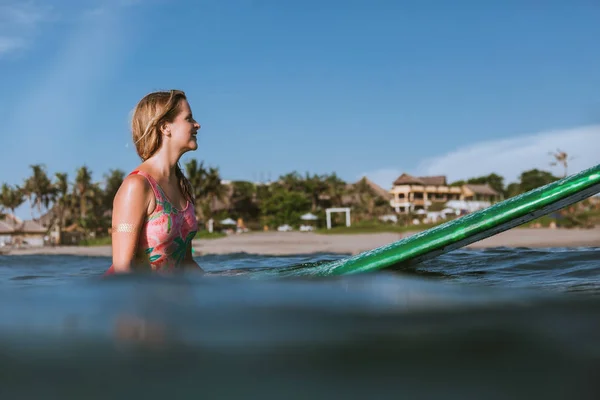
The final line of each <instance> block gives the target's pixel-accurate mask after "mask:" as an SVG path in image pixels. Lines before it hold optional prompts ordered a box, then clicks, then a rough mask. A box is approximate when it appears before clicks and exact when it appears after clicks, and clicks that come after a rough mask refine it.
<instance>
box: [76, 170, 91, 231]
mask: <svg viewBox="0 0 600 400" xmlns="http://www.w3.org/2000/svg"><path fill="white" fill-rule="evenodd" d="M74 194H75V195H76V196H77V197H78V198H79V212H80V218H81V221H85V219H86V217H87V201H88V199H89V198H91V197H93V192H92V173H91V171H90V170H89V169H88V167H87V166H85V165H84V166H83V167H81V168H79V169H78V170H77V176H76V178H75V186H74Z"/></svg>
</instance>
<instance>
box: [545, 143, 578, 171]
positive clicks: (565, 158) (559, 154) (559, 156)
mask: <svg viewBox="0 0 600 400" xmlns="http://www.w3.org/2000/svg"><path fill="white" fill-rule="evenodd" d="M548 154H550V155H551V156H553V157H554V161H553V162H551V163H550V165H551V166H556V165H562V167H563V169H564V175H563V178H564V177H566V176H567V172H568V169H569V161H570V160H572V159H574V157H569V155H568V154H567V152H566V151H561V150H560V149H556V153H553V152H549V153H548Z"/></svg>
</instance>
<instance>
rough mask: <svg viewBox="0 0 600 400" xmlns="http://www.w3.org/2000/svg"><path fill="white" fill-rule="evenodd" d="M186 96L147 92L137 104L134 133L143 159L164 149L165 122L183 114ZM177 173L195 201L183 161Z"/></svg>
mask: <svg viewBox="0 0 600 400" xmlns="http://www.w3.org/2000/svg"><path fill="white" fill-rule="evenodd" d="M186 99H187V97H186V95H185V93H184V92H183V91H181V90H170V91H160V92H153V93H149V94H147V95H146V96H144V97H143V98H142V99H141V100H140V101H139V102H138V104H137V105H136V106H135V109H134V110H133V115H132V118H131V133H132V136H133V143H134V144H135V149H136V151H137V153H138V155H139V156H140V158H141V159H142V161H146V160H147V159H149V158H150V157H152V156H153V155H154V154H155V153H156V152H157V151H158V149H160V145H161V143H162V135H161V132H160V127H161V125H162V124H163V123H165V122H173V120H174V119H175V117H176V116H177V114H179V111H180V109H179V105H180V103H181V101H182V100H186ZM175 173H176V175H177V179H178V180H179V187H180V188H181V191H182V192H183V194H184V196H186V197H187V199H188V200H189V201H191V202H192V203H194V204H195V201H194V200H195V199H194V195H193V193H194V192H193V190H192V185H191V184H190V181H189V180H188V179H187V178H186V177H185V175H183V171H182V170H181V167H180V166H179V164H178V165H177V167H176V169H175Z"/></svg>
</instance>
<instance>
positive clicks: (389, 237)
mask: <svg viewBox="0 0 600 400" xmlns="http://www.w3.org/2000/svg"><path fill="white" fill-rule="evenodd" d="M415 233H417V232H410V233H365V234H339V235H335V234H333V235H319V234H317V233H312V232H257V233H245V234H241V235H231V236H227V237H224V238H218V239H208V240H203V239H196V240H194V241H193V248H194V251H195V252H194V256H196V257H197V256H202V255H209V254H233V253H247V254H260V255H279V256H283V255H300V254H314V253H336V254H357V253H361V252H363V251H367V250H372V249H375V248H377V247H380V246H383V245H386V244H389V243H392V242H395V241H397V240H400V239H402V238H404V237H406V236H410V235H412V234H415ZM597 246H600V227H595V228H592V229H549V228H537V229H535V228H517V229H511V230H508V231H506V232H502V233H500V234H497V235H494V236H492V237H489V238H487V239H484V240H481V241H479V242H475V243H472V244H471V245H469V246H466V248H472V249H482V248H490V247H531V248H542V247H547V248H548V247H567V248H568V247H597ZM9 255H75V256H88V257H111V255H112V249H111V246H55V247H37V248H34V247H32V248H24V249H12V250H11V251H10V253H9Z"/></svg>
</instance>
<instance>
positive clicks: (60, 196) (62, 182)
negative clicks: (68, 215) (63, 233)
mask: <svg viewBox="0 0 600 400" xmlns="http://www.w3.org/2000/svg"><path fill="white" fill-rule="evenodd" d="M54 177H55V182H54V191H55V195H56V197H55V200H54V202H55V206H56V207H57V215H56V219H57V221H58V228H59V230H62V229H63V228H64V226H65V212H66V210H67V200H68V199H67V196H68V194H69V179H68V175H67V174H66V173H63V172H57V173H56V174H55V175H54Z"/></svg>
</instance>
